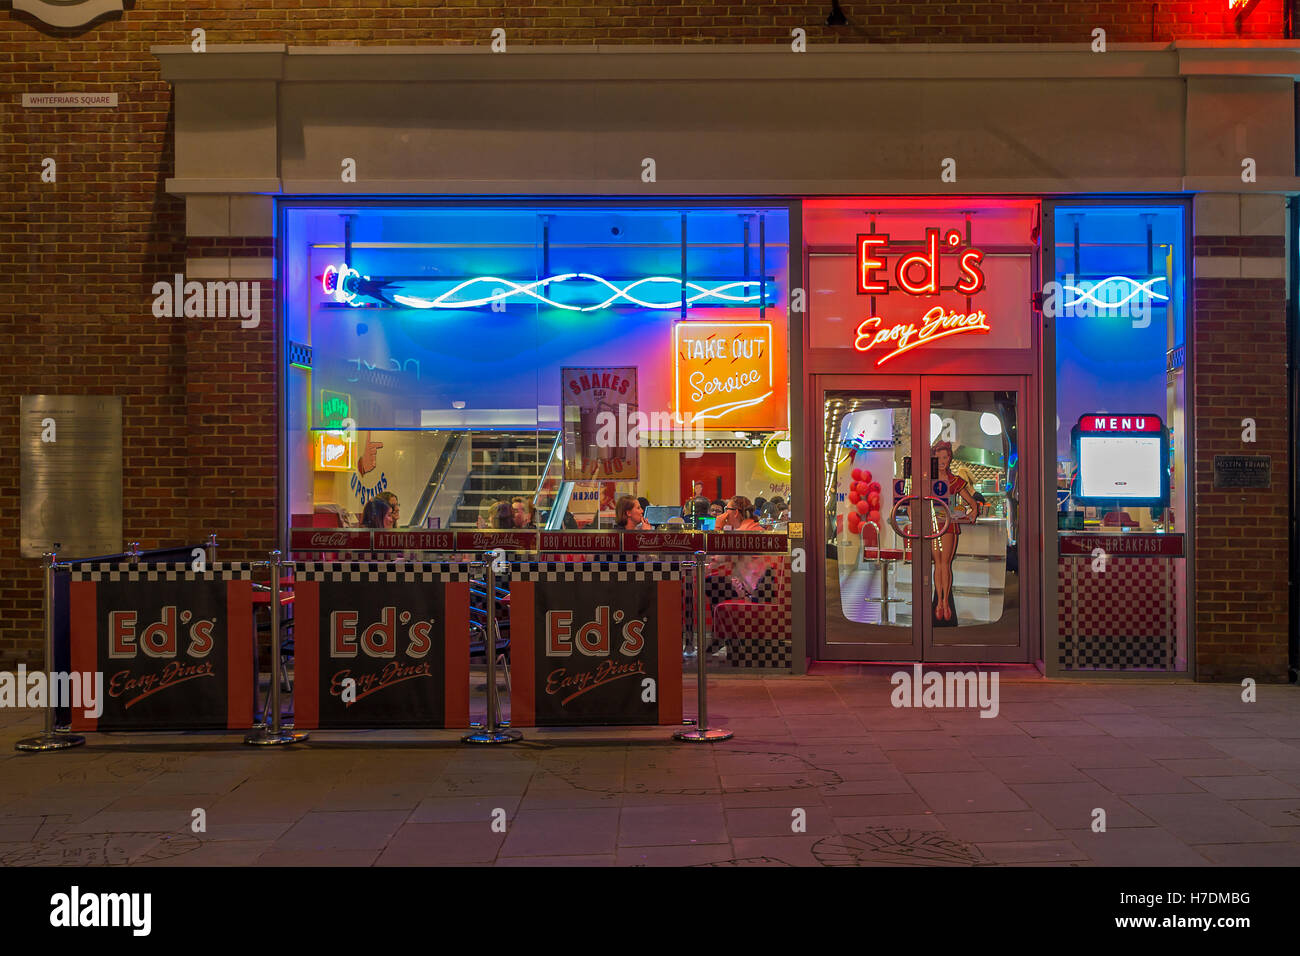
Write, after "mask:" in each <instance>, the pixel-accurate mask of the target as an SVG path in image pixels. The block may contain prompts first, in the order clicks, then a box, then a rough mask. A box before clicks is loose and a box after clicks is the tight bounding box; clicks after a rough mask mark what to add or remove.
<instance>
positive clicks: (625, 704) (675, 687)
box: [510, 572, 682, 727]
mask: <svg viewBox="0 0 1300 956" xmlns="http://www.w3.org/2000/svg"><path fill="white" fill-rule="evenodd" d="M653 577H654V576H653V575H652V574H649V573H643V574H637V573H633V574H631V575H628V574H626V573H624V574H619V573H616V572H596V573H594V574H593V573H588V572H583V573H581V574H575V575H573V579H570V580H558V581H557V580H535V581H516V582H515V583H514V585H513V586H512V589H511V598H510V601H511V626H512V629H513V631H514V640H513V641H512V646H511V654H512V657H513V662H514V666H515V681H514V691H513V693H512V695H511V721H512V723H513V724H514V725H515V726H538V727H545V726H577V725H591V724H596V725H600V724H678V723H681V719H682V647H681V635H682V587H681V582H679V581H675V580H666V581H657V580H653ZM578 578H594V579H595V581H594V583H593V581H590V580H579V579H578Z"/></svg>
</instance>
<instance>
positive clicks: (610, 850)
mask: <svg viewBox="0 0 1300 956" xmlns="http://www.w3.org/2000/svg"><path fill="white" fill-rule="evenodd" d="M894 670H895V668H883V669H879V670H871V671H868V672H867V673H858V672H857V671H856V669H854V670H848V669H837V668H834V667H832V666H826V667H824V668H822V669H821V670H820V671H818V672H816V673H814V674H812V675H810V676H807V677H797V678H790V677H785V678H769V679H753V678H741V677H732V678H727V677H719V678H714V679H711V681H710V687H711V698H710V712H711V715H712V718H713V719H712V720H711V722H712V723H713V724H714V725H715V726H719V725H721V726H726V727H728V728H729V729H731V730H733V731H734V732H735V737H734V739H732V740H731V741H728V742H726V743H719V744H710V745H687V744H675V743H671V742H666V739H667V737H668V732H669V729H667V728H653V729H647V728H637V729H633V730H622V729H608V730H606V729H600V730H594V731H593V730H584V731H572V730H567V731H533V730H529V731H526V735H527V739H526V740H525V742H523V743H522V744H514V745H510V746H507V747H500V748H469V747H466V746H464V745H462V744H460V743H458V742H457V737H458V735H457V734H453V733H448V732H414V731H404V732H382V733H381V732H356V733H324V732H317V733H313V734H312V739H311V741H310V742H308V743H305V744H300V745H296V746H294V747H291V748H285V749H253V748H249V747H245V746H243V745H241V744H240V743H239V741H240V737H239V736H238V735H221V734H219V735H207V734H189V735H183V734H140V735H127V734H96V735H92V736H91V737H90V738H89V739H88V742H87V744H86V746H84V747H81V748H77V749H75V750H71V751H63V752H57V753H47V754H18V753H16V752H14V750H13V743H14V741H15V740H17V739H19V738H20V737H23V736H26V735H29V734H31V733H34V732H35V731H36V730H37V729H39V724H40V722H39V719H38V717H37V715H35V714H34V713H33V712H30V711H21V710H20V711H14V710H8V711H0V865H4V866H27V865H78V866H79V865H95V864H132V865H146V866H189V865H218V866H248V865H252V864H258V865H279V866H304V865H305V866H334V865H356V866H370V865H380V866H389V865H399V866H400V865H462V864H468V865H492V864H495V865H498V866H509V865H543V866H544V865H594V866H604V865H620V866H642V865H651V866H657V865H696V864H706V865H709V864H711V865H777V866H779V865H791V866H819V865H820V866H889V865H906V866H983V865H1055V866H1094V865H1099V866H1128V865H1138V864H1145V865H1155V866H1180V867H1181V866H1213V865H1216V864H1223V865H1247V866H1300V688H1296V687H1292V686H1279V685H1262V686H1260V687H1259V688H1258V701H1257V702H1256V703H1243V702H1242V700H1241V696H1242V690H1241V688H1240V687H1239V686H1237V685H1226V684H1217V685H1216V684H1192V683H1181V684H1157V683H1148V682H1142V683H1136V682H1132V681H1122V682H1121V681H1114V682H1104V683H1103V682H1091V683H1080V682H1074V681H1070V682H1061V681H1047V680H1044V679H1042V678H1040V677H1038V676H1037V673H1036V672H1033V671H1014V670H1013V671H1003V672H1001V686H1000V689H1001V695H1000V697H1001V707H1000V713H999V715H998V716H997V717H996V718H993V719H988V718H981V717H979V716H978V712H977V711H975V710H942V709H919V710H918V709H895V708H893V707H891V706H890V692H891V690H892V688H891V686H890V684H889V674H890V673H892V672H893V671H894ZM685 700H686V702H687V712H688V713H693V712H694V706H693V705H694V684H693V681H691V680H690V679H688V680H687V681H686V693H685ZM196 810H202V811H203V816H205V818H206V831H205V832H199V833H195V832H193V829H192V826H191V824H192V821H193V820H194V819H195V816H196V814H195V811H196ZM1099 810H1100V811H1104V814H1105V832H1094V830H1093V821H1094V819H1095V818H1096V817H1097V815H1098V813H1097V812H1098V811H1099ZM494 816H495V817H497V818H498V819H501V818H504V819H505V820H506V832H504V833H502V832H496V831H495V830H494V829H493V826H492V821H493V818H494ZM800 823H802V825H803V830H802V831H801V832H796V830H795V828H796V826H797V825H798V824H800ZM498 829H499V827H498Z"/></svg>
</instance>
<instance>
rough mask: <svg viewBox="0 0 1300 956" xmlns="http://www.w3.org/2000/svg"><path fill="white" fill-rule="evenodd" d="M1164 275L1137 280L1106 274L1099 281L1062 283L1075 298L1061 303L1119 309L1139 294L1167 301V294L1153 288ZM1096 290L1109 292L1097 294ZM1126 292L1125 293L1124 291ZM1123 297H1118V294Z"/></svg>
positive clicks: (1062, 286)
mask: <svg viewBox="0 0 1300 956" xmlns="http://www.w3.org/2000/svg"><path fill="white" fill-rule="evenodd" d="M1164 281H1165V277H1164V276H1153V277H1152V278H1150V279H1147V280H1146V281H1144V282H1139V281H1138V280H1137V279H1133V278H1131V277H1129V276H1108V277H1107V278H1105V279H1102V280H1101V281H1100V282H1092V283H1085V284H1082V285H1069V284H1068V283H1062V285H1061V288H1062V289H1064V290H1065V291H1066V292H1073V293H1074V294H1075V296H1076V298H1074V299H1071V300H1070V301H1069V302H1065V303H1063V304H1062V306H1063V308H1067V309H1068V308H1072V307H1074V306H1077V305H1079V304H1080V303H1083V302H1089V303H1091V304H1092V306H1093V307H1094V308H1096V309H1120V308H1123V307H1124V306H1126V305H1128V304H1129V303H1130V302H1132V301H1133V300H1134V299H1136V298H1138V297H1139V296H1141V295H1144V294H1145V295H1147V296H1149V297H1150V298H1151V300H1152V301H1153V302H1168V301H1169V296H1167V295H1164V294H1163V293H1160V292H1157V291H1156V290H1155V284H1156V283H1157V282H1164ZM1098 290H1102V291H1103V292H1107V293H1111V294H1105V295H1098ZM1125 292H1127V295H1125V294H1124V293H1125ZM1121 295H1122V296H1123V298H1120V296H1121Z"/></svg>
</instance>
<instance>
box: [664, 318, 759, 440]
mask: <svg viewBox="0 0 1300 956" xmlns="http://www.w3.org/2000/svg"><path fill="white" fill-rule="evenodd" d="M772 354H773V348H772V323H771V322H701V321H686V322H678V323H676V324H675V325H674V326H673V391H674V396H675V407H676V410H677V416H678V418H679V420H680V422H681V424H690V423H699V424H700V425H701V426H703V427H706V428H707V427H718V425H719V424H725V425H726V426H727V427H732V428H770V427H774V426H776V425H778V424H780V423H779V421H778V419H779V418H780V415H779V410H778V408H777V405H778V403H777V400H776V395H777V391H776V387H775V384H774V381H773V378H774V369H773V364H772ZM782 387H783V388H784V385H783V386H782Z"/></svg>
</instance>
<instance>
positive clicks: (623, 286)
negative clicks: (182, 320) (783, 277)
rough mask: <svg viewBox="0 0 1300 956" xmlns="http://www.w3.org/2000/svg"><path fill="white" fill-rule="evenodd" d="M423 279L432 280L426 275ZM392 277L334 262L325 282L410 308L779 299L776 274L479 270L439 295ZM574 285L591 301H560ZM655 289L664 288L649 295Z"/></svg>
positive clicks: (588, 308)
mask: <svg viewBox="0 0 1300 956" xmlns="http://www.w3.org/2000/svg"><path fill="white" fill-rule="evenodd" d="M421 281H424V282H428V281H432V280H421ZM391 284H392V282H391V281H382V280H372V279H371V278H370V277H369V276H363V275H361V274H360V273H358V272H357V270H355V269H353V268H351V267H350V266H346V265H343V266H338V267H335V266H333V265H329V266H326V267H325V271H324V273H323V275H322V276H321V287H322V288H323V289H324V291H325V292H326V294H328V295H332V296H333V297H334V299H335V301H337V302H340V303H347V304H349V305H361V303H360V302H359V301H357V298H358V296H363V295H369V296H371V297H373V298H375V299H377V300H378V301H380V302H387V303H390V304H394V305H402V306H406V307H407V308H409V309H478V308H482V307H484V306H497V305H504V304H507V303H509V302H510V301H511V300H514V301H516V302H518V301H525V302H526V301H530V300H531V301H532V302H537V303H541V304H542V305H545V306H549V307H550V308H553V309H564V310H566V311H568V312H598V311H600V310H602V309H608V308H613V307H616V306H620V305H621V306H629V305H631V306H637V307H639V308H643V309H677V308H680V307H681V305H682V298H683V289H684V290H685V299H686V305H687V306H688V307H690V306H695V307H700V306H738V305H739V306H755V305H772V304H773V303H774V302H775V301H776V290H777V285H776V281H775V279H773V278H772V277H770V276H769V277H768V278H766V279H757V278H755V279H736V280H731V281H714V282H712V283H710V284H708V285H704V284H701V283H699V282H692V281H690V280H689V279H688V280H687V281H686V282H685V283H683V282H682V280H681V278H680V277H678V276H645V277H643V278H640V279H631V280H627V279H617V280H612V279H607V278H605V277H604V276H598V275H593V274H592V273H590V272H565V273H562V274H559V275H553V276H547V277H546V278H545V279H538V280H536V281H516V280H514V279H506V278H503V277H501V276H475V277H473V278H471V279H465V280H463V281H461V282H457V283H456V284H455V285H453V286H452V287H451V288H450V289H447V290H446V291H445V292H442V293H441V294H439V295H436V296H433V297H429V296H416V295H405V294H402V295H398V294H391V293H389V294H385V292H384V287H385V286H388V285H391ZM561 287H563V288H565V289H566V290H573V291H575V292H577V293H578V296H579V297H583V294H584V293H585V298H587V299H588V300H594V301H588V302H587V303H586V304H578V303H574V302H572V301H567V302H566V301H561V300H559V299H557V298H555V297H554V295H553V291H552V290H555V289H559V288H561ZM652 291H654V292H657V293H659V294H657V295H655V296H654V297H650V293H651V292H652Z"/></svg>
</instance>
